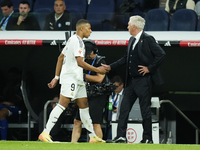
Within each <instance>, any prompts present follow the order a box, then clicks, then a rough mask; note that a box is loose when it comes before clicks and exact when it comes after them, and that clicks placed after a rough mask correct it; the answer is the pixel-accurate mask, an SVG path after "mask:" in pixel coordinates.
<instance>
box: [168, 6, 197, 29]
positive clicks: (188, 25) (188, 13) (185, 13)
mask: <svg viewBox="0 0 200 150" xmlns="http://www.w3.org/2000/svg"><path fill="white" fill-rule="evenodd" d="M197 21H198V18H197V14H196V12H195V11H193V10H191V9H179V10H177V11H175V13H174V14H173V16H172V18H171V21H170V26H169V30H170V31H196V28H197Z"/></svg>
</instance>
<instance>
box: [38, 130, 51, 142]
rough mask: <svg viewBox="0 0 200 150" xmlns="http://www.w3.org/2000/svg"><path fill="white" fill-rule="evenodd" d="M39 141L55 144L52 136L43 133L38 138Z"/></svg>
mask: <svg viewBox="0 0 200 150" xmlns="http://www.w3.org/2000/svg"><path fill="white" fill-rule="evenodd" d="M38 140H39V141H43V142H50V143H51V142H53V141H52V140H51V136H50V135H49V134H48V133H45V132H42V133H41V134H40V135H39V137H38Z"/></svg>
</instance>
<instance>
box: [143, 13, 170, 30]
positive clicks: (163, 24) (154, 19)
mask: <svg viewBox="0 0 200 150" xmlns="http://www.w3.org/2000/svg"><path fill="white" fill-rule="evenodd" d="M145 20H146V24H145V28H144V30H145V31H168V29H169V20H170V18H169V14H168V13H167V11H165V10H164V9H151V10H149V11H148V12H147V14H146V16H145Z"/></svg>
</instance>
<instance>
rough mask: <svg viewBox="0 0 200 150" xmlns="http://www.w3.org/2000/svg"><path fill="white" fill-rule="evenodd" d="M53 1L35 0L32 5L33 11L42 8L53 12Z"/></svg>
mask: <svg viewBox="0 0 200 150" xmlns="http://www.w3.org/2000/svg"><path fill="white" fill-rule="evenodd" d="M54 1H55V0H36V1H35V3H34V5H33V11H35V10H39V9H42V8H48V9H51V10H52V11H54Z"/></svg>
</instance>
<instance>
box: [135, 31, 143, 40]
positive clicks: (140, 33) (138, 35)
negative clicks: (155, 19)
mask: <svg viewBox="0 0 200 150" xmlns="http://www.w3.org/2000/svg"><path fill="white" fill-rule="evenodd" d="M142 32H143V30H141V31H140V32H139V33H138V34H137V35H136V36H135V38H136V40H137V41H138V40H139V39H140V37H141V35H142Z"/></svg>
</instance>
